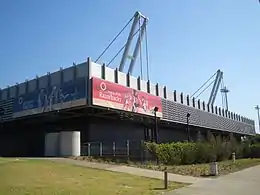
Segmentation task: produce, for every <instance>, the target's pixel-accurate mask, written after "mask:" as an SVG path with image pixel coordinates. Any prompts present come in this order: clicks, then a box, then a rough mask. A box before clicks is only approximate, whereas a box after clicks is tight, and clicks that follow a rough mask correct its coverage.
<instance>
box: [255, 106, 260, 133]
mask: <svg viewBox="0 0 260 195" xmlns="http://www.w3.org/2000/svg"><path fill="white" fill-rule="evenodd" d="M255 109H256V111H257V118H258V128H259V131H260V114H259V110H260V107H259V106H258V105H257V106H256V107H255Z"/></svg>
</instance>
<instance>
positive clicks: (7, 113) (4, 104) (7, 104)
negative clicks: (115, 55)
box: [0, 98, 14, 122]
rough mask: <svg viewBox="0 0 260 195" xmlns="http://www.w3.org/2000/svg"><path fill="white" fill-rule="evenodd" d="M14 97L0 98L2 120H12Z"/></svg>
mask: <svg viewBox="0 0 260 195" xmlns="http://www.w3.org/2000/svg"><path fill="white" fill-rule="evenodd" d="M13 105H14V99H13V98H10V99H8V100H0V122H5V121H8V120H11V119H12V118H13V117H12V115H13Z"/></svg>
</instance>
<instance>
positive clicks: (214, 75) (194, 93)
mask: <svg viewBox="0 0 260 195" xmlns="http://www.w3.org/2000/svg"><path fill="white" fill-rule="evenodd" d="M216 74H217V72H215V74H213V75H212V76H211V77H210V78H209V79H208V80H207V81H206V82H205V83H204V84H203V85H202V86H201V87H200V88H199V89H198V90H197V91H195V93H193V94H192V96H191V97H193V96H194V95H195V94H196V93H197V92H198V91H199V90H201V89H202V87H204V86H205V85H206V84H207V83H208V82H209V81H210V80H211V79H212V78H213V77H214V76H215V75H216ZM204 91H205V90H204ZM204 91H203V92H204ZM200 94H201V93H200ZM197 97H198V96H197Z"/></svg>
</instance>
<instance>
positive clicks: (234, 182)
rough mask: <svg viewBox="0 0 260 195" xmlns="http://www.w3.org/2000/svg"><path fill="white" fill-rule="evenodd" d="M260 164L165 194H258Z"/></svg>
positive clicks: (259, 189) (259, 190) (259, 192)
mask: <svg viewBox="0 0 260 195" xmlns="http://www.w3.org/2000/svg"><path fill="white" fill-rule="evenodd" d="M259 176H260V166H255V167H251V168H248V169H245V170H242V171H239V172H236V173H232V174H229V175H226V176H221V177H219V178H217V179H212V180H208V181H200V182H197V183H194V184H192V185H190V186H188V187H185V188H180V189H177V190H175V191H173V192H169V193H165V195H245V194H246V195H258V194H260V183H259V178H260V177H259Z"/></svg>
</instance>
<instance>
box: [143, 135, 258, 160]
mask: <svg viewBox="0 0 260 195" xmlns="http://www.w3.org/2000/svg"><path fill="white" fill-rule="evenodd" d="M207 139H208V141H207V142H196V143H195V142H177V143H162V144H156V143H145V147H146V148H147V149H148V151H149V152H150V153H151V154H152V155H153V157H154V158H156V159H157V160H158V161H159V162H160V163H163V164H166V165H180V164H195V163H209V162H213V161H224V160H228V159H231V157H232V153H233V152H235V153H236V158H250V157H251V158H260V143H256V144H252V142H249V141H248V140H247V141H245V142H242V143H238V142H237V140H236V139H235V137H234V136H233V134H230V135H229V136H228V139H225V140H222V138H221V136H217V137H215V136H214V135H213V134H212V133H211V132H208V134H207Z"/></svg>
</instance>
